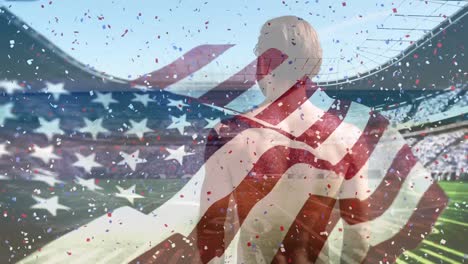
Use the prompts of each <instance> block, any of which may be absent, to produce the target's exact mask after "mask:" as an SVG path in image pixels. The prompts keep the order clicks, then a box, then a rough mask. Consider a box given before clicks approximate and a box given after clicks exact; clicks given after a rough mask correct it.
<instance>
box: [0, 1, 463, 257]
mask: <svg viewBox="0 0 468 264" xmlns="http://www.w3.org/2000/svg"><path fill="white" fill-rule="evenodd" d="M444 2H450V1H444ZM467 26H468V6H467V5H466V4H465V5H464V6H462V7H460V8H459V10H458V11H456V12H454V14H452V15H451V16H449V17H444V19H442V20H441V22H440V23H438V24H437V26H435V27H434V28H433V29H431V30H430V31H427V32H424V35H423V36H422V37H421V38H419V39H418V40H417V41H415V42H414V43H412V44H410V45H408V46H407V47H406V48H405V49H404V50H401V51H399V52H398V54H396V55H395V56H393V57H391V58H390V59H389V60H388V61H387V62H385V63H383V64H380V65H378V66H376V67H373V68H371V69H369V70H367V71H361V72H359V73H358V74H355V75H353V76H344V74H341V75H342V76H340V73H333V74H332V73H328V74H323V75H320V76H319V78H318V79H317V80H315V81H316V82H317V85H318V86H319V87H322V88H323V89H324V91H326V93H327V94H328V95H329V96H331V97H332V98H342V99H347V100H352V101H357V102H360V103H362V104H364V105H367V106H369V107H371V108H372V109H373V110H374V111H377V112H379V113H381V114H382V115H384V116H385V117H387V118H388V119H389V120H390V123H391V126H393V127H395V128H397V129H398V130H399V131H400V133H401V134H402V135H403V137H404V138H405V140H406V141H407V143H408V145H409V146H410V147H411V149H412V152H413V154H414V155H415V156H417V157H418V158H419V160H420V161H421V162H422V164H423V165H424V167H425V168H426V169H428V170H429V171H430V172H431V176H432V178H433V179H434V180H436V181H439V182H440V185H441V187H442V188H443V189H444V191H445V192H446V194H447V195H448V196H449V199H450V203H449V205H448V207H447V208H446V209H445V211H444V212H443V214H442V215H441V217H440V218H439V220H438V222H437V223H436V225H435V226H434V227H433V232H432V233H431V234H430V235H429V236H427V237H425V238H424V240H423V242H422V243H421V244H420V245H419V246H418V248H416V249H415V250H411V251H405V253H403V254H402V255H401V256H400V258H399V259H398V260H397V261H396V262H397V263H464V262H465V261H467V259H468V250H467V249H466V238H465V237H466V234H468V225H467V223H466V219H467V218H468V204H467V199H466V197H465V195H466V194H467V193H468V187H467V186H468V185H467V183H466V181H468V141H467V140H468V94H467V88H468V87H467V80H466V78H467V70H466V69H467V65H466V63H467V59H466V54H465V48H466V47H467V45H468V31H467ZM0 35H1V37H0V39H1V40H2V41H1V44H0V56H1V58H2V63H1V64H0V89H3V93H2V95H1V98H0V105H1V107H4V106H6V105H8V104H9V103H12V102H13V103H15V102H19V101H21V100H23V101H24V102H23V101H21V103H19V104H15V106H14V108H13V110H11V113H12V114H6V112H7V109H8V108H2V112H1V113H0V120H2V121H3V123H2V129H1V132H0V137H1V141H2V142H14V141H15V140H16V141H17V143H15V144H16V145H17V146H15V148H14V149H13V148H9V150H8V151H7V152H5V151H3V152H2V151H0V155H2V157H3V158H2V159H1V161H0V190H2V193H3V195H2V197H1V198H0V209H1V211H3V212H4V213H3V217H2V218H1V220H0V225H1V226H2V227H1V233H2V235H1V236H2V241H1V242H0V262H1V263H15V262H18V261H20V260H23V262H20V263H35V262H34V259H33V258H31V257H26V256H27V255H29V254H31V253H32V252H35V251H38V250H40V249H41V248H42V247H44V246H45V245H46V244H48V243H49V242H51V241H53V240H54V239H56V238H57V237H59V236H61V235H64V234H66V233H68V232H70V231H72V230H74V229H76V228H78V227H79V226H82V225H83V224H86V223H88V222H91V221H92V220H94V219H98V218H99V217H101V215H102V214H104V213H105V212H110V211H113V210H117V209H118V208H120V207H121V206H125V205H128V203H127V201H126V200H112V199H110V200H109V198H108V196H109V194H110V193H112V192H114V190H115V186H117V185H120V186H126V187H130V186H134V185H135V184H137V191H136V193H139V194H143V193H144V196H146V197H151V198H153V199H145V200H142V201H140V202H138V203H136V204H135V208H139V210H140V211H141V212H143V213H145V214H149V213H150V212H151V211H153V210H155V209H156V208H157V207H158V206H159V205H161V204H162V203H164V202H165V201H167V199H169V198H170V197H171V196H172V195H174V194H175V193H176V192H177V191H178V190H179V189H180V188H181V187H182V186H183V185H184V184H185V183H186V182H187V180H188V179H190V178H191V177H192V175H193V174H194V173H195V172H196V171H197V170H198V168H199V167H200V166H201V164H202V163H203V157H200V155H198V156H197V155H186V156H183V157H182V158H183V159H181V160H180V161H179V162H177V161H175V160H172V161H171V162H170V164H169V165H168V164H167V163H166V164H162V163H152V162H151V163H150V164H148V163H144V164H140V165H138V166H141V169H140V170H138V171H136V170H134V169H133V170H130V171H129V170H128V168H127V167H119V166H117V165H116V164H115V163H112V161H113V160H115V159H116V157H119V154H118V151H124V152H126V153H132V152H133V153H135V152H134V151H136V150H141V153H145V154H146V155H147V156H146V159H147V160H150V159H151V158H155V157H157V158H158V159H159V158H160V157H166V156H167V152H168V151H167V149H174V148H175V146H180V145H181V144H184V143H183V142H185V144H186V142H189V143H191V144H190V147H189V148H190V152H192V153H197V152H203V143H205V139H206V134H207V129H206V127H207V125H206V122H205V121H204V120H203V118H200V117H201V116H202V117H205V116H208V117H209V118H210V119H212V120H215V119H217V118H220V119H223V118H225V117H226V116H227V115H228V114H229V113H236V112H242V111H244V109H243V107H244V106H243V105H239V104H236V103H231V104H229V105H227V106H226V107H225V108H220V107H216V106H213V105H210V104H206V103H204V102H203V98H193V97H190V96H187V95H186V94H185V93H184V92H171V91H170V90H168V91H166V90H162V89H152V88H153V87H152V85H151V79H152V78H153V79H154V76H155V74H154V73H153V76H151V74H149V75H146V76H141V77H139V78H138V79H136V80H126V79H121V78H118V77H114V76H111V75H109V74H106V73H103V72H98V71H96V70H95V69H93V68H91V67H89V66H87V65H84V64H82V63H80V62H79V61H77V60H75V59H74V58H72V57H70V56H69V55H67V53H66V52H64V51H63V50H60V49H59V48H58V47H56V46H55V45H54V44H53V43H52V42H50V41H49V40H47V39H46V38H45V37H43V36H42V35H41V34H40V33H38V32H36V31H35V30H34V29H33V28H32V27H30V26H28V25H27V24H26V23H25V22H24V21H22V20H21V19H20V18H19V17H17V16H15V14H13V13H12V12H10V11H9V10H8V8H1V9H0ZM376 45H378V44H376ZM32 61H33V63H31V62H32ZM328 63H330V64H332V63H336V62H333V61H330V62H328ZM328 65H329V64H326V68H327V67H329V66H328ZM410 65H411V67H410ZM335 68H338V67H335ZM163 74H165V75H167V74H169V72H163ZM239 75H240V76H237V78H235V80H236V81H235V82H234V83H230V85H233V86H242V84H243V83H245V80H247V79H248V76H245V75H243V73H239ZM328 75H330V76H328ZM323 80H326V81H323ZM45 82H54V83H57V82H63V83H65V85H66V89H67V91H68V94H65V95H62V97H66V98H67V99H66V100H64V101H63V102H61V103H57V104H56V105H54V104H53V103H48V102H46V101H47V98H48V97H49V98H50V97H51V95H48V94H45V93H44V92H43V89H44V83H45ZM14 83H16V84H17V85H16V86H18V87H21V88H19V89H17V90H8V88H7V86H8V84H14ZM193 85H194V88H193V89H201V90H203V89H204V88H203V87H205V86H206V87H212V86H213V83H209V82H208V83H196V82H194V84H193ZM20 89H22V91H20ZM90 90H91V91H92V92H90ZM0 91H1V90H0ZM108 92H110V93H112V94H113V98H114V99H115V100H117V101H119V102H120V103H117V102H112V101H110V103H114V104H115V105H114V106H115V107H114V108H113V109H112V110H113V111H110V110H109V108H106V107H101V106H97V105H96V106H93V105H92V106H89V104H88V102H89V100H88V97H90V96H91V97H92V98H95V93H102V94H105V93H108ZM254 92H255V91H254ZM130 93H137V94H140V95H142V96H143V95H145V94H148V95H149V97H150V98H152V102H153V103H155V104H165V103H166V101H167V99H169V100H173V101H177V102H179V103H178V105H174V107H175V108H179V107H180V108H183V107H184V106H185V107H189V105H190V106H191V107H197V109H198V112H195V111H194V112H188V113H187V117H186V118H187V120H190V122H191V124H192V125H191V127H189V128H186V130H185V131H184V127H182V132H181V133H179V134H175V133H169V132H164V129H165V128H167V127H170V126H171V120H170V116H167V115H165V116H164V115H163V114H161V113H162V112H161V111H159V110H156V111H155V110H151V111H149V110H145V109H139V108H138V107H139V106H137V104H136V103H132V101H131V100H130V99H128V98H131V96H129V95H128V94H130ZM226 93H227V94H228V95H229V94H230V92H226V91H216V92H214V93H213V94H212V96H213V98H223V97H226ZM235 93H236V91H234V92H232V94H235ZM256 93H257V94H251V96H250V97H249V98H250V99H251V100H252V101H253V102H252V103H253V104H255V103H256V102H257V101H258V100H257V98H258V97H260V95H259V91H256ZM52 96H54V94H52ZM59 96H60V95H59ZM29 98H32V99H29ZM239 98H240V97H239ZM198 99H202V100H198ZM41 100H42V101H41ZM87 100H88V101H87ZM93 100H96V99H93ZM213 100H215V99H213ZM239 101H240V100H239ZM44 102H46V103H45V104H42V105H41V103H44ZM181 102H182V103H181ZM108 103H109V102H108ZM244 103H245V102H244ZM249 103H251V102H249ZM130 105H131V106H130ZM30 109H33V110H32V111H31V110H30ZM64 109H66V111H65V110H64ZM145 111H146V112H145ZM174 111H175V110H174ZM200 113H201V114H200ZM142 114H144V115H145V116H147V117H148V123H147V126H148V127H151V129H152V130H153V131H148V132H146V134H145V139H143V140H139V139H138V138H137V137H130V138H129V137H128V136H126V134H125V132H124V131H126V130H127V129H128V124H129V123H132V124H133V125H135V123H133V122H132V121H131V120H132V119H133V120H140V119H141V116H142ZM41 115H44V116H47V115H48V116H49V117H59V118H60V119H61V120H62V121H61V126H60V127H61V129H62V130H63V131H65V132H67V133H70V134H73V137H70V138H69V139H62V140H59V141H61V143H60V145H57V148H58V149H60V151H61V152H60V153H63V158H62V159H61V160H60V161H57V162H56V163H52V164H53V166H52V167H54V169H56V172H57V173H58V179H59V180H60V181H61V182H60V183H58V184H57V186H56V187H54V185H52V186H50V184H49V186H47V185H45V184H44V182H40V181H41V180H39V181H38V180H35V179H36V178H35V177H34V176H32V171H33V170H34V169H35V168H41V167H42V168H43V167H45V168H46V169H47V166H44V162H42V161H41V160H38V159H34V158H31V157H30V156H28V154H29V153H30V152H31V150H29V151H28V150H27V149H28V147H30V145H29V144H30V143H29V141H28V140H21V139H19V137H20V136H21V135H24V134H29V132H34V131H37V124H38V121H37V118H36V116H41ZM101 115H102V116H109V115H111V116H113V117H117V121H114V122H115V124H114V123H112V121H107V122H108V123H105V122H104V125H106V126H107V127H115V131H113V132H115V133H112V134H110V135H109V136H106V137H101V136H100V137H99V138H98V140H97V143H96V144H94V147H95V148H96V149H100V150H101V151H102V153H105V152H111V150H118V151H115V152H116V153H114V154H113V153H110V154H107V156H105V157H104V154H103V156H102V157H100V163H101V164H106V166H103V168H98V169H95V170H93V174H92V176H89V175H88V174H86V173H83V171H82V170H77V169H76V168H75V169H73V170H71V171H72V173H69V174H67V175H65V174H63V172H64V171H67V172H70V168H69V167H67V166H68V165H66V164H65V163H66V162H69V163H70V162H71V163H73V161H72V160H73V159H74V157H73V155H72V154H70V153H71V151H72V150H73V151H74V152H76V151H77V150H78V149H80V148H82V146H87V145H91V144H92V139H93V137H95V136H96V135H97V134H96V135H93V134H92V132H90V133H91V135H92V137H89V134H88V135H84V134H83V133H79V132H78V133H75V132H74V131H77V130H78V129H77V127H81V126H82V123H83V121H81V117H80V116H86V117H89V119H95V118H97V117H98V116H101ZM127 120H129V121H127ZM200 120H201V121H200ZM205 120H206V119H205ZM207 121H208V120H207ZM121 123H123V125H121ZM39 124H40V121H39ZM184 132H185V133H184ZM203 135H205V136H203ZM30 139H34V140H35V141H36V142H38V145H41V144H42V145H45V144H47V139H46V138H44V137H43V135H37V134H34V133H33V134H32V135H30ZM8 144H10V143H8ZM57 148H56V149H57ZM25 149H26V151H25ZM12 153H13V154H12ZM171 153H172V152H171ZM137 156H138V154H137ZM182 160H184V162H182ZM45 163H46V164H47V163H48V162H45ZM12 167H13V169H11V168H12ZM52 167H49V168H52ZM373 173H376V174H383V173H385V172H384V171H376V172H373ZM74 177H80V178H82V179H89V178H96V179H99V181H100V182H101V186H102V189H103V191H102V192H103V193H104V194H105V195H102V194H97V193H94V192H87V193H86V195H83V194H80V193H76V192H75V191H71V190H72V189H73V188H76V187H75V186H76V184H74V182H73V181H72V180H73V179H74ZM31 182H36V183H37V184H36V185H31V184H30V183H31ZM138 184H139V185H138ZM51 188H52V189H54V188H55V190H54V192H56V193H58V194H61V195H63V197H62V196H60V197H61V199H62V198H63V200H61V201H62V202H61V203H66V202H68V204H74V215H73V216H69V215H62V216H60V214H59V217H57V218H52V217H50V218H48V219H47V221H46V222H41V221H38V219H40V218H43V217H40V216H36V215H35V213H34V214H33V213H27V214H26V213H24V212H26V209H25V208H28V207H30V206H31V201H32V199H31V193H36V190H37V189H45V190H47V189H51ZM78 189H81V188H78ZM13 192H15V193H13ZM82 196H87V198H86V199H82V200H78V199H77V197H82ZM63 201H65V202H63ZM90 203H92V204H94V205H93V206H89V204H90ZM95 204H98V205H97V206H96V205H95ZM132 205H133V201H132ZM63 219H67V221H69V222H70V223H71V224H69V225H60V222H61V221H64V220H63ZM53 225H56V226H57V228H53V229H51V228H50V226H53ZM25 257H26V258H25ZM111 260H112V259H109V260H108V261H111ZM59 262H60V261H59ZM59 262H58V263H59ZM111 262H112V261H111Z"/></svg>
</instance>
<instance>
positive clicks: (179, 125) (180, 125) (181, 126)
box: [167, 114, 191, 135]
mask: <svg viewBox="0 0 468 264" xmlns="http://www.w3.org/2000/svg"><path fill="white" fill-rule="evenodd" d="M171 119H172V123H171V124H170V125H169V126H168V127H167V128H168V129H172V128H175V129H177V130H178V131H179V133H180V134H181V135H183V134H184V130H185V127H188V126H191V124H190V123H189V122H187V120H186V119H187V116H186V115H185V114H184V115H183V116H181V117H175V116H171Z"/></svg>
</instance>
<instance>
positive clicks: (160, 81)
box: [132, 45, 234, 89]
mask: <svg viewBox="0 0 468 264" xmlns="http://www.w3.org/2000/svg"><path fill="white" fill-rule="evenodd" d="M233 46H234V45H200V46H197V47H195V48H193V49H191V50H190V51H188V52H186V53H185V54H184V55H182V57H180V58H178V59H177V60H175V61H173V62H172V63H171V64H169V65H166V66H164V67H163V68H161V69H159V70H156V71H153V72H151V73H149V74H145V75H144V76H142V77H140V78H138V79H136V80H133V81H132V84H133V85H135V84H139V85H145V86H148V85H150V86H152V87H153V88H160V89H164V88H166V87H168V86H169V85H172V84H174V83H176V82H178V81H180V80H182V79H184V78H186V77H187V76H189V75H191V74H193V73H194V72H196V71H198V70H200V69H201V68H203V67H204V66H205V65H207V64H208V63H210V62H211V61H213V60H214V59H216V58H217V57H218V56H219V55H221V54H223V53H224V52H225V51H226V50H228V49H229V48H231V47H233Z"/></svg>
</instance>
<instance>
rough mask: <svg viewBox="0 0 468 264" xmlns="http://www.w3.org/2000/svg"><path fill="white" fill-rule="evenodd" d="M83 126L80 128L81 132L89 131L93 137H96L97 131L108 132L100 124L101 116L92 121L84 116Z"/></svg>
mask: <svg viewBox="0 0 468 264" xmlns="http://www.w3.org/2000/svg"><path fill="white" fill-rule="evenodd" d="M84 121H85V127H83V128H80V130H79V131H80V132H81V133H90V134H91V136H92V137H93V139H96V138H97V136H98V134H99V133H109V132H110V131H109V130H107V129H106V128H104V127H103V126H102V121H103V118H98V119H96V120H94V121H91V120H90V119H87V118H85V119H84Z"/></svg>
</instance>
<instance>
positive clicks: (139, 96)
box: [132, 94, 156, 107]
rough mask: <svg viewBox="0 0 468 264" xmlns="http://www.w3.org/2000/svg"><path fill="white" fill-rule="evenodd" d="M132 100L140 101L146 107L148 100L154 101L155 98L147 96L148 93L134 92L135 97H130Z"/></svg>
mask: <svg viewBox="0 0 468 264" xmlns="http://www.w3.org/2000/svg"><path fill="white" fill-rule="evenodd" d="M132 102H140V103H142V104H143V105H144V106H145V107H148V103H149V102H156V101H155V100H153V99H151V98H150V97H149V94H135V98H133V99H132Z"/></svg>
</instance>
